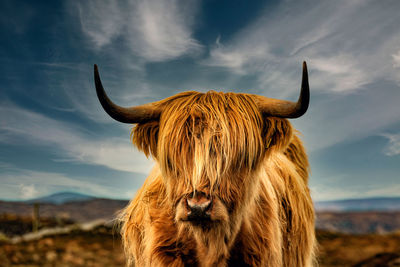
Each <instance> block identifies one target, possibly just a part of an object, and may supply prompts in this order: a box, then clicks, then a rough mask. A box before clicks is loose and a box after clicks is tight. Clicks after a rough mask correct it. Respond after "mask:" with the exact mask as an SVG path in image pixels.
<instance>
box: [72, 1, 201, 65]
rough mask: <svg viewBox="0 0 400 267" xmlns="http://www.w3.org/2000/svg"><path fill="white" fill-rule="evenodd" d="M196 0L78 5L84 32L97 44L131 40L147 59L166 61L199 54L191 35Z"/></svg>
mask: <svg viewBox="0 0 400 267" xmlns="http://www.w3.org/2000/svg"><path fill="white" fill-rule="evenodd" d="M197 2H198V1H196V0H191V1H181V0H167V1H165V0H137V1H130V2H120V1H80V2H79V3H76V9H77V10H78V13H79V18H80V21H81V25H82V30H83V32H84V33H85V34H86V35H87V36H88V37H89V38H90V39H91V40H92V42H93V43H94V44H95V45H96V47H98V48H102V47H104V46H106V45H109V44H111V43H112V42H113V41H114V40H115V39H117V38H118V39H120V40H125V41H127V42H128V44H129V47H130V49H131V51H132V52H134V53H135V54H136V55H138V56H139V57H142V58H143V59H144V60H146V61H164V60H168V59H172V58H176V57H180V56H182V55H187V54H192V53H194V54H197V53H198V52H199V51H200V50H201V48H202V47H201V45H200V44H199V42H198V41H196V40H195V39H194V38H193V36H192V27H193V24H194V19H193V18H194V15H195V14H196V12H197V5H198V3H197Z"/></svg>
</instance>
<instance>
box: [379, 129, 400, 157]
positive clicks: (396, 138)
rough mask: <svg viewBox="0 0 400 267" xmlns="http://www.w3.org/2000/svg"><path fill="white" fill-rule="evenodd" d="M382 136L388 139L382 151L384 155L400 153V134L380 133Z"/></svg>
mask: <svg viewBox="0 0 400 267" xmlns="http://www.w3.org/2000/svg"><path fill="white" fill-rule="evenodd" d="M382 136H383V137H386V138H387V139H388V141H389V142H388V144H387V146H386V147H385V149H384V151H383V153H384V154H385V155H386V156H397V155H400V134H382Z"/></svg>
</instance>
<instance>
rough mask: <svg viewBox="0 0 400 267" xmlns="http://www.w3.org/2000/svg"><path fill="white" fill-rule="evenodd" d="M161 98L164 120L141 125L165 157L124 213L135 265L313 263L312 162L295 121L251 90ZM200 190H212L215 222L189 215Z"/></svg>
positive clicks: (152, 149)
mask: <svg viewBox="0 0 400 267" xmlns="http://www.w3.org/2000/svg"><path fill="white" fill-rule="evenodd" d="M156 105H159V106H160V107H162V108H163V113H162V114H161V117H160V119H159V120H158V121H151V122H147V123H143V124H138V125H137V126H136V127H135V128H134V129H133V131H132V139H133V143H134V144H135V145H136V146H137V147H138V148H139V149H140V150H142V151H143V152H144V153H145V154H146V155H147V156H150V155H151V156H153V157H154V158H155V160H156V162H157V164H156V166H155V167H154V169H153V171H152V172H151V174H150V175H149V177H148V178H147V179H146V181H145V183H144V185H143V187H142V188H141V189H140V190H139V191H138V193H137V195H136V197H135V198H134V199H133V200H132V201H131V202H130V204H129V205H128V207H127V208H126V209H125V211H124V212H123V214H122V216H121V218H122V221H123V226H122V237H123V243H124V247H125V250H126V253H127V255H128V258H129V264H135V265H136V266H200V267H205V266H269V267H274V266H276V267H277V266H288V267H294V266H312V265H313V258H314V248H315V238H314V211H313V205H312V201H311V198H310V194H309V189H308V187H307V180H308V169H309V166H308V161H307V156H306V154H305V151H304V148H303V146H302V144H301V141H300V139H299V138H298V137H297V136H296V135H295V133H294V130H293V129H292V126H291V124H290V123H289V122H288V120H286V119H281V118H275V117H265V116H263V115H262V114H261V113H260V112H259V110H258V109H257V105H256V103H255V101H254V96H253V95H248V94H234V93H226V94H225V93H217V92H213V91H211V92H208V93H205V94H204V93H198V92H185V93H181V94H178V95H176V96H173V97H170V98H167V99H165V100H162V101H160V102H157V103H156ZM193 192H206V193H207V195H209V196H211V197H212V199H213V208H212V212H211V222H210V223H207V224H194V223H193V222H190V221H187V220H186V219H187V216H186V212H185V204H184V200H185V198H186V197H187V196H188V195H189V194H191V193H193ZM185 201H186V200H185Z"/></svg>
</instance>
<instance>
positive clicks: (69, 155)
mask: <svg viewBox="0 0 400 267" xmlns="http://www.w3.org/2000/svg"><path fill="white" fill-rule="evenodd" d="M0 113H1V114H7V116H2V120H1V125H0V129H1V135H0V142H3V143H28V144H30V145H37V146H46V147H52V148H54V151H58V152H57V157H56V160H57V159H64V160H69V161H75V162H78V163H85V164H96V165H102V166H106V167H108V168H111V169H114V170H120V171H127V172H138V173H148V172H149V170H150V169H151V166H152V165H153V164H152V162H151V161H150V160H147V159H146V157H145V156H144V155H143V153H140V152H139V151H137V150H135V149H134V148H133V145H132V144H131V143H130V142H129V134H128V133H127V137H126V139H121V138H106V139H105V138H103V139H99V138H97V137H96V136H93V135H91V134H90V133H87V130H86V129H82V128H79V127H77V126H74V125H71V124H69V123H63V122H60V121H57V120H54V119H51V118H49V117H46V116H44V115H42V114H38V113H35V112H32V111H28V110H24V109H22V108H19V107H16V106H12V105H11V106H10V105H3V106H2V107H0Z"/></svg>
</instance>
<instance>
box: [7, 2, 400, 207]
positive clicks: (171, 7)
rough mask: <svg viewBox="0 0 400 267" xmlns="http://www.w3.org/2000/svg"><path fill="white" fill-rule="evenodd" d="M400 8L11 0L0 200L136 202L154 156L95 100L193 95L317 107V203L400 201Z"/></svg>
mask: <svg viewBox="0 0 400 267" xmlns="http://www.w3.org/2000/svg"><path fill="white" fill-rule="evenodd" d="M399 10H400V2H399V1H396V0H392V1H386V0H384V1H367V0H338V1H318V0H313V1H289V0H286V1H239V0H230V1H224V0H218V1H217V0H205V1H197V0H146V1H145V0H137V1H100V0H82V1H78V0H77V1H11V0H10V1H7V0H3V1H1V2H0V33H1V35H0V39H1V41H0V62H1V64H0V110H1V112H0V183H1V186H0V199H27V198H32V197H38V196H42V195H46V194H50V193H54V192H58V191H75V192H81V193H87V194H92V195H97V196H103V197H113V198H131V197H132V196H133V195H134V193H135V192H136V190H137V189H138V188H139V187H140V186H141V184H142V183H143V181H144V179H145V177H146V174H147V173H148V172H149V170H150V169H151V166H152V164H153V163H152V161H151V160H148V159H146V158H145V156H144V155H142V154H141V153H140V152H138V151H137V150H135V149H134V148H133V146H132V145H131V143H130V140H129V134H130V129H131V127H132V126H131V125H126V124H120V123H118V122H116V121H114V120H112V119H111V118H110V117H108V115H107V114H106V113H105V112H104V111H103V110H102V108H101V106H100V104H99V103H98V100H97V98H96V94H95V89H94V82H93V64H94V63H96V64H98V65H99V68H100V73H101V74H102V80H103V84H104V86H105V88H106V90H107V92H108V94H109V95H110V97H111V98H112V99H113V100H114V101H115V102H116V103H118V104H120V105H123V106H131V105H137V104H144V103H146V102H150V101H156V100H160V99H162V98H165V97H167V96H170V95H173V94H175V93H178V92H181V91H187V90H197V91H203V92H205V91H208V90H216V91H224V92H228V91H233V92H246V93H254V94H261V95H265V96H268V97H273V98H280V99H287V100H296V99H297V96H298V94H299V88H300V79H301V62H302V61H303V60H306V61H307V63H308V67H309V78H310V87H311V105H310V108H309V111H308V112H307V113H306V115H305V116H303V117H301V118H299V119H296V120H291V121H292V123H293V124H294V126H295V127H296V128H297V129H298V130H299V131H301V132H302V134H303V137H302V139H303V140H304V142H305V145H306V148H307V151H308V154H309V157H310V161H311V169H312V176H311V179H310V187H311V190H312V195H313V197H314V199H315V200H328V199H340V198H358V197H373V196H400V175H399V173H400V27H399V25H400V16H399V15H398V11H399Z"/></svg>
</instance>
